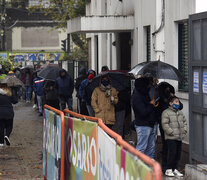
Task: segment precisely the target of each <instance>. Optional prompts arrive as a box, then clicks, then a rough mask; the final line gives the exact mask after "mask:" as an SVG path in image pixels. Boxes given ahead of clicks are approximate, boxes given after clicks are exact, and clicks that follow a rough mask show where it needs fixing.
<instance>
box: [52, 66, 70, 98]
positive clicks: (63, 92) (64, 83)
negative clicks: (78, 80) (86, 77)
mask: <svg viewBox="0 0 207 180" xmlns="http://www.w3.org/2000/svg"><path fill="white" fill-rule="evenodd" d="M61 72H65V73H66V76H65V77H61V76H60V77H58V78H57V79H56V82H55V91H56V93H57V94H58V96H59V97H65V98H72V94H73V90H74V83H73V80H72V78H71V77H70V76H69V75H68V74H67V72H66V71H65V70H60V74H61Z"/></svg>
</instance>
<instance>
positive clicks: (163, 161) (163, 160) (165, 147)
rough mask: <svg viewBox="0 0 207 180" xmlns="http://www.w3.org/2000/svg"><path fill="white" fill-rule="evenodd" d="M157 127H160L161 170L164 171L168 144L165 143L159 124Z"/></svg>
mask: <svg viewBox="0 0 207 180" xmlns="http://www.w3.org/2000/svg"><path fill="white" fill-rule="evenodd" d="M159 129H160V134H161V140H162V170H163V172H165V171H166V169H167V155H168V145H167V141H166V140H165V133H164V130H163V128H162V125H161V124H159Z"/></svg>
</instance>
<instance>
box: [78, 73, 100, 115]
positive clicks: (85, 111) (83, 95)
mask: <svg viewBox="0 0 207 180" xmlns="http://www.w3.org/2000/svg"><path fill="white" fill-rule="evenodd" d="M95 75H96V72H95V71H94V70H92V69H91V70H89V71H88V77H87V79H85V80H83V81H82V83H81V85H80V88H79V95H80V97H81V107H82V111H81V114H85V115H90V116H91V115H92V116H94V113H92V111H91V110H90V109H88V107H87V104H90V103H89V102H88V99H90V100H91V96H90V97H87V94H86V93H87V89H86V88H87V85H88V83H91V82H92V79H93V78H94V77H95ZM91 95H92V93H91Z"/></svg>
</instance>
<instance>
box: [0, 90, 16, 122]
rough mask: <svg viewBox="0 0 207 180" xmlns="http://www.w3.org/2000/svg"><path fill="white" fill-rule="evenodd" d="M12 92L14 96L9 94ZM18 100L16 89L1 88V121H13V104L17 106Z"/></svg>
mask: <svg viewBox="0 0 207 180" xmlns="http://www.w3.org/2000/svg"><path fill="white" fill-rule="evenodd" d="M9 91H12V95H11V94H10V93H9ZM17 102H18V98H17V96H16V93H15V90H14V89H9V88H8V89H2V88H0V119H13V118H14V110H13V106H12V104H16V103H17Z"/></svg>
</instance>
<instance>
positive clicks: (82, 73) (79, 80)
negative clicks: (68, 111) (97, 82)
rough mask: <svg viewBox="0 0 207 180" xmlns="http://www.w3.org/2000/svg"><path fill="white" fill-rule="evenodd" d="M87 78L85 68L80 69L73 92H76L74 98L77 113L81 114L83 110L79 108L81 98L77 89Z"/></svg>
mask: <svg viewBox="0 0 207 180" xmlns="http://www.w3.org/2000/svg"><path fill="white" fill-rule="evenodd" d="M86 78H87V74H86V68H84V67H82V68H81V69H80V71H79V76H78V78H77V79H76V82H75V90H76V92H77V93H76V97H77V98H78V104H77V105H78V106H77V110H78V113H82V112H83V109H82V106H81V97H80V94H79V87H80V85H81V83H82V81H83V80H84V79H86Z"/></svg>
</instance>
